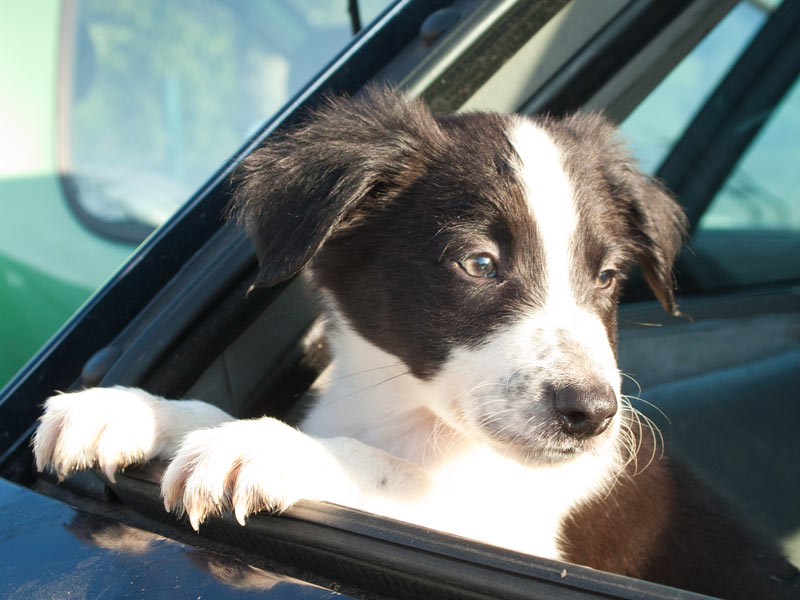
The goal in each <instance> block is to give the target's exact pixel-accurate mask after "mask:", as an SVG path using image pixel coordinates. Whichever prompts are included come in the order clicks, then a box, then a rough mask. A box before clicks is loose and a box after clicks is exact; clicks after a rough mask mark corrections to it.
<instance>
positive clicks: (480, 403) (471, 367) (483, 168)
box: [234, 89, 684, 464]
mask: <svg viewBox="0 0 800 600" xmlns="http://www.w3.org/2000/svg"><path fill="white" fill-rule="evenodd" d="M614 133H615V129H614V127H613V126H612V125H610V124H609V123H608V122H607V121H606V120H604V119H603V118H602V117H600V116H598V115H574V116H572V117H569V118H566V119H564V120H553V119H531V118H526V117H521V116H508V115H495V114H468V115H459V116H449V117H434V116H432V115H431V114H430V113H429V112H428V111H427V109H426V108H425V107H424V106H423V105H422V104H421V103H420V102H417V101H410V102H406V101H403V100H401V99H399V98H398V97H397V96H395V95H393V94H391V93H388V92H385V91H380V90H375V89H373V90H369V91H368V92H366V93H365V94H364V95H363V97H361V98H360V99H357V100H332V101H330V102H329V103H328V104H327V106H326V107H325V108H324V109H322V110H321V111H319V112H318V113H316V114H314V115H313V116H312V117H311V118H310V119H309V120H308V122H307V123H306V124H305V125H304V126H302V127H300V128H299V129H296V130H294V131H293V132H291V133H288V134H285V135H284V136H283V137H281V138H279V139H275V140H270V141H269V142H268V144H267V145H266V146H264V147H262V148H261V149H259V150H257V151H255V152H254V153H253V154H252V155H251V156H250V157H249V158H248V159H247V160H246V161H245V162H244V163H243V165H242V167H241V170H240V174H239V182H238V188H237V189H238V191H237V196H236V198H235V202H234V206H235V208H236V210H237V211H238V213H239V215H240V218H241V219H242V220H243V222H244V223H245V225H246V227H247V230H248V232H249V234H250V235H251V237H252V238H253V240H254V242H255V245H256V249H257V253H258V256H259V259H260V264H261V271H260V279H261V281H262V282H263V283H264V284H265V285H272V284H275V283H278V282H280V281H283V280H285V279H287V278H289V277H291V276H292V275H294V274H295V273H297V272H298V271H299V270H300V269H302V268H303V267H304V266H305V265H306V264H307V263H311V267H312V272H313V275H314V279H315V281H316V283H317V285H318V286H319V287H320V288H321V289H322V290H323V292H324V293H325V295H326V297H327V298H329V300H330V303H331V305H332V309H333V310H332V312H333V313H334V314H335V315H336V318H337V319H338V320H339V321H341V322H340V323H339V325H340V326H341V327H345V328H347V329H348V330H351V331H353V332H355V333H356V334H357V335H359V336H360V337H362V338H364V339H366V340H367V341H369V342H370V343H372V344H374V345H375V346H377V347H379V348H381V349H382V350H384V351H385V352H388V353H390V354H392V355H394V356H396V357H398V358H399V359H400V360H402V361H403V362H404V363H405V364H406V365H407V367H408V369H409V371H410V372H411V374H413V376H414V377H416V378H417V379H419V380H421V381H424V382H425V385H426V389H428V390H429V391H430V394H428V395H427V396H429V398H428V399H427V400H426V402H428V403H429V406H428V408H430V409H431V410H433V411H435V412H436V413H437V414H438V415H439V416H440V417H441V418H443V419H444V420H446V421H447V422H448V423H449V424H450V425H452V426H453V427H455V428H456V429H457V430H459V431H461V432H462V433H464V434H466V435H471V436H477V437H479V438H481V439H485V440H488V441H490V442H492V443H493V444H496V445H498V446H499V447H501V448H503V449H504V450H507V451H512V452H514V453H515V454H516V455H518V456H520V457H522V458H523V459H524V460H528V461H533V462H538V463H543V464H546V463H554V462H559V461H563V460H568V459H569V458H570V457H571V456H574V455H576V454H579V453H581V452H584V451H597V450H599V449H601V448H604V447H607V446H608V444H609V443H610V442H611V441H612V440H613V439H614V437H615V436H616V432H617V431H618V429H619V426H618V425H619V417H618V416H617V409H618V402H619V394H620V376H619V373H618V370H617V366H616V309H617V301H618V298H619V294H620V289H621V284H622V281H623V280H624V279H625V276H626V274H627V273H628V272H629V270H630V268H631V267H632V266H633V264H635V263H638V264H639V265H640V267H641V269H642V271H643V273H644V275H645V277H646V279H647V281H648V282H649V284H650V286H651V287H652V289H653V291H654V292H655V294H656V296H657V297H658V299H659V300H660V301H661V303H662V305H663V306H664V308H665V309H666V310H667V311H668V312H672V313H676V312H677V308H676V305H675V299H674V295H673V281H672V274H671V273H672V272H671V269H672V263H673V260H674V258H675V256H676V254H677V253H678V251H679V249H680V245H681V237H682V233H683V230H684V217H683V214H682V212H681V211H680V209H679V207H678V206H677V204H676V203H675V202H674V201H673V200H672V199H671V198H670V196H669V195H668V194H667V193H665V191H664V190H663V189H662V188H661V187H659V186H658V185H657V184H656V183H655V182H653V181H652V180H651V179H649V178H648V177H646V176H644V175H642V174H641V173H639V172H638V171H637V170H636V168H635V167H634V165H633V164H632V162H631V161H630V159H629V157H628V156H627V154H626V153H625V152H624V150H623V149H622V148H621V147H620V146H619V145H618V144H617V143H616V141H615V139H614ZM367 366H368V365H365V367H367Z"/></svg>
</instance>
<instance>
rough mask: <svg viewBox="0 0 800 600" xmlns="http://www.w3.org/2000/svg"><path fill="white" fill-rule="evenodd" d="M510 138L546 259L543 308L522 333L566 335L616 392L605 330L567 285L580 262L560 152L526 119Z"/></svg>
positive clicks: (575, 215)
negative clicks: (529, 329)
mask: <svg viewBox="0 0 800 600" xmlns="http://www.w3.org/2000/svg"><path fill="white" fill-rule="evenodd" d="M509 140H510V141H511V144H512V145H513V147H514V150H515V151H516V152H517V154H518V155H519V158H520V165H519V168H518V173H519V180H520V183H521V184H522V187H523V190H524V192H525V195H526V200H527V203H528V207H529V210H530V213H531V216H532V217H533V221H534V223H536V231H537V234H538V237H539V241H540V245H541V249H542V252H543V254H544V260H545V265H544V272H545V277H546V281H544V282H543V285H544V286H545V306H544V307H543V309H542V310H541V311H537V313H536V314H534V315H530V317H529V318H530V319H533V322H532V323H527V324H523V325H522V329H525V328H526V327H528V326H530V325H532V324H533V325H535V326H536V327H537V328H541V329H544V330H556V329H557V330H560V331H564V332H567V333H568V334H569V336H570V337H571V338H572V340H573V341H574V342H577V343H579V344H580V345H581V346H582V347H583V348H584V349H585V350H586V352H587V354H588V356H589V357H590V360H591V361H593V362H594V365H595V368H596V369H597V371H599V372H600V373H603V374H604V376H605V378H606V379H607V380H608V381H609V383H610V384H611V385H612V387H613V388H614V389H616V390H618V388H619V374H618V371H617V365H616V359H615V357H614V353H613V351H612V349H611V345H610V343H609V340H608V336H607V333H606V330H605V326H604V325H603V323H602V321H601V320H600V318H599V317H598V316H597V315H596V314H594V313H592V312H589V311H587V310H585V309H584V308H581V307H579V306H578V303H577V300H576V299H575V294H574V292H573V289H572V285H571V283H570V275H571V271H572V268H573V263H574V261H575V260H579V257H578V256H577V255H576V253H575V252H574V251H573V247H574V237H575V231H576V229H577V223H578V213H577V208H576V205H575V201H574V196H573V189H572V185H571V183H570V180H569V177H568V176H567V173H566V172H565V171H564V167H563V163H562V157H561V151H560V149H559V148H558V146H557V145H556V143H555V142H554V141H553V139H552V138H551V137H550V135H549V134H548V133H547V132H546V131H545V130H544V129H542V128H541V127H538V126H537V125H536V124H535V123H533V122H532V121H530V120H529V119H524V118H519V119H517V120H516V121H515V124H514V127H513V129H512V130H511V131H510V132H509Z"/></svg>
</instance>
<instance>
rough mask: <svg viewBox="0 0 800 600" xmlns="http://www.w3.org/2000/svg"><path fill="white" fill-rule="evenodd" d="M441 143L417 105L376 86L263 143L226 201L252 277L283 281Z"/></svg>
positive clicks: (409, 177) (386, 196)
mask: <svg viewBox="0 0 800 600" xmlns="http://www.w3.org/2000/svg"><path fill="white" fill-rule="evenodd" d="M442 139H443V138H442V134H441V131H440V129H439V127H438V125H437V124H436V121H435V120H434V119H433V117H432V116H431V114H430V113H429V112H428V110H427V109H426V108H425V107H424V106H423V105H422V103H421V102H419V101H413V100H411V101H407V100H404V99H402V98H400V96H399V95H397V94H396V93H393V92H392V91H390V90H387V89H382V88H375V87H373V88H368V89H366V90H364V92H362V94H361V95H359V96H358V97H357V98H329V99H328V100H327V101H326V102H325V103H324V105H323V107H322V108H320V109H318V110H317V111H315V112H314V113H313V114H312V115H311V116H310V118H309V119H308V120H307V121H306V122H305V123H304V124H303V125H302V126H300V127H298V128H297V129H294V130H293V131H290V132H288V133H284V134H282V135H277V136H274V137H272V138H270V139H268V140H267V142H266V143H265V144H264V145H263V146H262V147H260V148H258V149H257V150H255V151H254V152H253V153H252V154H250V156H248V157H247V158H246V159H245V160H244V161H243V162H242V164H241V165H240V167H239V169H238V171H237V174H236V175H235V178H234V184H235V186H236V187H235V192H234V198H233V201H232V203H231V207H230V211H231V213H232V214H233V215H234V216H235V217H236V218H237V219H238V220H239V222H240V223H243V224H244V225H245V227H246V229H247V233H248V234H249V236H250V238H251V239H252V240H253V243H254V244H255V247H256V253H257V254H258V259H259V263H260V272H259V276H258V282H257V283H258V284H259V285H265V286H269V285H275V284H277V283H280V282H281V281H284V280H286V279H288V278H290V277H291V276H292V275H294V274H296V273H297V272H298V271H300V270H301V269H302V268H303V267H304V266H305V265H306V264H307V263H308V262H309V261H310V260H311V259H312V258H313V257H314V255H315V254H316V253H317V251H318V250H319V249H320V248H321V247H322V245H323V244H324V243H325V242H326V241H327V240H328V239H329V238H330V237H331V236H335V235H336V234H337V233H340V232H342V231H343V230H345V229H346V228H347V227H348V226H350V225H351V224H353V223H356V222H359V221H361V220H362V219H364V218H368V214H369V211H370V210H377V208H378V207H379V206H380V205H382V204H383V203H386V202H388V201H391V199H392V196H393V195H395V194H396V193H397V192H398V191H399V190H401V189H403V188H404V187H406V186H408V185H409V184H410V183H411V182H413V180H414V179H415V178H417V177H419V176H420V174H421V172H422V168H423V162H422V161H423V159H422V157H423V156H424V155H426V153H430V152H433V151H435V150H436V149H435V148H432V147H431V146H438V145H439V144H440V143H441V142H442Z"/></svg>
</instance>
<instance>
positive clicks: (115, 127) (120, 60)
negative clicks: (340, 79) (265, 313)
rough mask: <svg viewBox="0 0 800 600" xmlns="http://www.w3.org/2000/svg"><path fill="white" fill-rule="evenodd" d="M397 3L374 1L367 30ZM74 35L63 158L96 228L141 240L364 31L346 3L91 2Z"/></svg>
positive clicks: (70, 32) (367, 7)
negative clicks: (110, 227) (130, 228)
mask: <svg viewBox="0 0 800 600" xmlns="http://www.w3.org/2000/svg"><path fill="white" fill-rule="evenodd" d="M388 4H389V0H366V1H363V0H362V1H361V2H360V3H359V8H360V11H361V20H362V22H364V23H367V22H369V21H370V20H372V19H373V18H374V17H375V16H376V15H377V14H378V13H379V11H381V10H383V9H384V8H385V6H386V5H388ZM63 35H64V36H71V40H72V56H71V61H70V66H71V76H70V77H69V78H68V79H67V81H68V82H69V83H68V85H69V87H70V88H71V89H70V90H69V91H68V98H69V99H70V101H69V106H68V107H67V110H66V111H65V112H66V118H67V119H68V122H69V127H68V128H67V129H66V132H67V133H66V135H67V136H68V140H67V143H66V144H62V147H63V146H64V145H66V146H67V147H68V148H69V156H68V158H67V160H68V170H69V174H70V175H71V180H72V183H73V185H74V190H75V192H76V196H77V201H78V202H79V204H80V206H81V208H82V209H84V210H85V211H87V212H88V214H90V215H91V216H92V218H93V219H97V220H99V221H101V222H111V223H126V222H131V223H133V224H139V228H138V229H135V228H134V230H138V231H141V229H142V228H141V224H144V225H147V226H150V227H155V226H157V225H158V224H160V223H162V222H163V221H164V220H165V219H166V218H167V217H169V215H170V214H172V212H174V210H175V209H176V208H177V207H178V206H179V205H180V204H181V203H182V202H184V201H185V200H186V199H187V198H188V197H189V196H190V195H191V193H192V192H193V191H194V190H196V189H197V188H198V187H199V186H200V185H201V184H202V183H203V182H204V181H205V180H206V179H207V178H208V177H209V176H210V175H211V174H212V173H213V172H214V171H215V170H216V169H217V168H218V167H219V166H220V165H221V164H222V163H223V161H224V160H225V159H226V158H227V157H228V156H230V155H231V154H232V153H233V152H234V151H235V150H236V149H237V148H238V147H239V146H240V145H241V144H242V143H243V141H244V140H245V139H246V138H247V136H248V135H249V134H250V133H252V131H253V130H254V129H255V128H256V127H257V126H258V125H260V124H261V123H263V122H264V121H265V120H266V119H267V118H269V117H270V116H271V115H272V114H274V113H275V111H276V110H277V109H279V108H280V107H281V106H282V105H283V104H284V103H285V102H286V101H287V100H288V99H289V97H290V96H292V95H293V94H294V93H296V92H297V91H298V90H299V89H300V88H301V87H302V86H303V85H304V84H305V83H306V82H307V81H308V80H309V79H310V78H311V77H313V76H314V74H315V73H317V72H318V71H319V70H320V69H322V68H323V67H324V66H325V64H326V63H327V62H328V61H329V60H330V59H331V58H332V57H333V56H334V55H335V54H336V53H337V52H339V51H340V50H341V49H342V48H343V47H344V46H345V45H346V44H347V43H348V42H349V40H350V39H351V38H352V23H351V18H350V14H349V13H348V10H347V3H346V2H319V1H318V0H301V1H298V0H293V1H288V0H173V1H170V2H161V1H160V0H127V1H120V2H106V1H105V0H82V1H81V2H80V3H78V5H77V11H76V13H75V18H74V20H73V23H72V24H71V27H70V26H68V28H67V31H66V32H65V33H64V34H63ZM62 70H63V69H62ZM131 241H134V240H131Z"/></svg>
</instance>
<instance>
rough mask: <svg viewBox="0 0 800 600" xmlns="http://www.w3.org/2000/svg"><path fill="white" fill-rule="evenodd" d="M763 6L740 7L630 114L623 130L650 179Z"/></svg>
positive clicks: (755, 25)
mask: <svg viewBox="0 0 800 600" xmlns="http://www.w3.org/2000/svg"><path fill="white" fill-rule="evenodd" d="M764 4H766V3H759V4H758V5H756V4H755V3H750V2H740V3H739V4H737V5H736V6H734V8H733V9H732V10H731V12H730V13H728V15H727V16H726V17H725V18H724V19H722V21H720V22H719V24H717V26H716V27H715V28H714V29H713V30H712V31H711V32H710V33H709V34H708V35H707V36H706V37H705V38H704V39H703V40H702V41H701V42H700V43H699V44H698V45H697V46H696V47H695V48H694V49H693V50H692V51H691V52H690V53H689V54H688V56H686V58H684V59H683V60H682V61H681V62H680V63H679V64H678V66H677V67H675V69H674V70H673V71H672V72H671V73H670V74H669V75H668V76H667V77H666V78H664V80H663V81H662V82H661V83H660V84H659V85H658V86H657V87H656V88H655V90H653V92H652V93H650V95H649V96H648V97H647V98H646V99H645V100H644V102H642V103H641V104H640V105H639V106H638V107H637V108H636V110H634V111H633V112H632V113H631V114H630V115H629V116H628V118H627V119H625V122H624V123H622V125H621V129H622V131H623V133H624V134H625V136H626V137H627V138H628V140H629V141H630V144H631V148H632V149H633V151H634V153H635V154H636V157H637V159H638V160H639V166H640V167H641V168H642V169H644V170H645V171H647V172H649V173H654V172H655V171H656V169H657V168H658V166H659V165H660V164H661V162H662V161H663V160H664V158H665V157H666V156H667V154H668V153H669V151H670V149H671V148H672V145H673V144H674V143H675V142H676V141H677V140H678V138H679V137H680V134H681V133H682V132H683V130H684V129H685V128H686V126H687V125H688V124H689V123H690V122H691V120H692V118H693V117H694V115H695V113H696V112H697V111H698V110H699V109H700V107H701V106H703V104H704V103H705V101H706V100H707V99H708V96H709V94H711V92H712V91H713V90H714V88H715V87H716V86H717V84H718V83H719V82H720V81H721V80H722V78H723V77H724V76H725V73H727V72H728V69H729V68H730V67H731V65H733V63H735V62H736V59H737V57H738V56H739V54H740V53H741V51H742V50H744V49H745V48H746V47H747V45H748V44H749V43H750V42H751V41H752V38H753V36H754V35H755V34H756V33H758V30H759V29H760V27H761V26H762V25H763V24H764V21H765V20H766V18H767V16H768V14H769V13H768V11H767V9H766V7H765V6H764Z"/></svg>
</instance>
